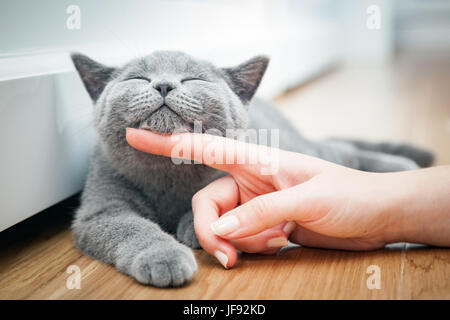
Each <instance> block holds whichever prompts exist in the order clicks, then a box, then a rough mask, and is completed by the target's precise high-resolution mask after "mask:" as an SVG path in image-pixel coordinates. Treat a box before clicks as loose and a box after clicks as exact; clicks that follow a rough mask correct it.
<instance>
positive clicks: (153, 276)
mask: <svg viewBox="0 0 450 320" xmlns="http://www.w3.org/2000/svg"><path fill="white" fill-rule="evenodd" d="M196 271H197V262H196V261H195V257H194V254H193V253H192V251H191V250H190V249H189V248H186V247H185V246H182V245H180V244H179V243H174V244H170V245H162V246H161V247H154V248H148V249H145V250H143V251H141V252H140V253H139V254H138V255H137V256H136V257H135V259H134V261H133V264H132V266H131V273H132V275H133V276H134V278H135V279H136V280H137V281H139V282H140V283H143V284H149V285H153V286H156V287H161V288H164V287H179V286H182V285H184V284H186V283H188V282H190V281H191V280H192V278H193V276H194V274H195V272H196Z"/></svg>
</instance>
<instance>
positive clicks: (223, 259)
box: [214, 250, 228, 269]
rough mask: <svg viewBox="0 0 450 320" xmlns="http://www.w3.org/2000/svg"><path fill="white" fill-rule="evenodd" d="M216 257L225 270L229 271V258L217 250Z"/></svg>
mask: <svg viewBox="0 0 450 320" xmlns="http://www.w3.org/2000/svg"><path fill="white" fill-rule="evenodd" d="M214 256H215V257H216V258H217V260H219V262H220V264H221V265H223V267H224V268H225V269H228V267H227V264H228V256H227V255H226V254H225V253H223V252H222V251H219V250H216V251H214Z"/></svg>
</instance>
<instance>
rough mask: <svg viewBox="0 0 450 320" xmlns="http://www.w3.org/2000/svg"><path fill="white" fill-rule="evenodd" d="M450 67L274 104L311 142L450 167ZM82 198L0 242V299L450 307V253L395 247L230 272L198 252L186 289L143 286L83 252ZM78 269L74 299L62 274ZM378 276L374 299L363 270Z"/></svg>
mask: <svg viewBox="0 0 450 320" xmlns="http://www.w3.org/2000/svg"><path fill="white" fill-rule="evenodd" d="M449 66H450V64H449V62H448V60H440V61H438V60H432V61H427V60H423V59H421V58H417V57H404V58H403V59H400V60H399V61H397V62H396V63H393V64H390V65H389V64H387V65H378V66H348V67H342V68H340V69H337V70H335V71H334V72H332V73H331V74H329V75H327V76H325V77H322V78H320V79H319V80H317V81H315V82H313V83H311V84H308V85H307V86H303V87H302V88H299V89H297V90H292V91H290V92H289V93H287V94H285V95H283V96H281V97H279V98H277V99H275V103H276V104H277V105H278V106H279V107H280V109H281V110H282V111H283V112H284V113H285V114H286V115H287V116H288V117H289V118H290V119H293V121H294V123H295V125H297V126H298V127H299V128H300V129H301V130H302V132H304V133H305V134H306V135H309V136H311V137H313V138H321V137H325V136H346V137H358V138H364V139H371V140H391V141H392V140H394V141H408V142H412V143H416V144H419V145H423V146H427V147H429V148H431V149H432V150H433V151H434V152H435V153H436V154H437V156H438V163H439V164H444V163H450V104H449V102H450V91H449V90H448V84H449V83H450V72H449V71H450V68H449ZM76 206H77V201H76V199H75V200H74V199H72V200H69V201H68V202H65V203H63V204H60V205H58V206H56V207H54V208H52V209H50V210H48V211H47V212H45V213H43V214H40V215H37V216H36V217H33V218H32V219H30V220H28V221H25V222H24V223H21V224H19V225H17V226H15V227H13V228H10V229H9V230H6V231H4V232H2V233H1V234H0V298H1V299H450V251H449V250H448V249H441V248H427V247H425V248H424V247H416V246H412V245H405V244H398V245H393V246H391V247H390V248H386V249H383V250H377V251H370V252H345V251H337V250H319V249H310V248H298V247H297V248H287V249H285V250H283V252H282V253H281V254H280V255H278V256H260V255H249V254H244V255H242V256H241V257H240V259H239V263H238V265H237V266H236V267H235V268H233V269H231V270H224V269H223V268H222V267H221V266H220V265H219V263H218V262H217V261H216V260H215V259H214V258H212V257H210V256H208V255H207V254H206V253H205V252H203V251H201V250H196V252H195V254H196V257H197V260H198V264H199V270H198V273H197V274H196V276H195V278H194V280H193V282H192V283H190V284H189V285H187V286H185V287H183V288H177V289H173V288H172V289H157V288H152V287H147V286H143V285H140V284H138V283H137V282H135V281H134V280H132V279H131V278H129V277H127V276H125V275H123V274H121V273H119V272H118V271H116V270H115V269H114V268H113V267H112V266H109V265H106V264H103V263H101V262H99V261H96V260H94V259H92V258H90V257H87V256H85V255H83V254H81V252H79V251H78V250H77V249H76V248H75V247H74V245H73V239H72V236H71V233H70V229H69V225H70V219H71V217H70V214H68V213H70V212H72V211H73V208H75V207H76ZM70 265H77V266H79V267H80V269H81V274H82V281H81V289H79V290H76V289H75V290H69V289H67V287H66V281H67V278H68V277H69V274H68V273H66V269H67V267H68V266H70ZM370 265H377V266H379V267H380V271H381V289H379V290H377V289H373V290H370V289H368V288H367V285H366V281H367V278H368V276H369V275H368V274H367V273H366V270H367V268H368V267H369V266H370Z"/></svg>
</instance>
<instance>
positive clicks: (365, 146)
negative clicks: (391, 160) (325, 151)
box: [330, 138, 434, 168]
mask: <svg viewBox="0 0 450 320" xmlns="http://www.w3.org/2000/svg"><path fill="white" fill-rule="evenodd" d="M330 140H331V141H341V142H347V143H350V144H352V145H354V146H355V147H356V148H358V149H362V150H367V151H376V152H383V153H389V154H392V155H397V156H403V157H406V158H409V159H411V160H414V161H415V162H416V163H417V164H418V165H419V166H420V167H422V168H424V167H429V166H431V165H432V164H433V162H434V154H433V153H432V152H431V151H428V150H426V149H422V148H419V147H416V146H413V145H410V144H398V143H389V142H380V143H372V142H366V141H360V140H353V139H338V138H333V139H330Z"/></svg>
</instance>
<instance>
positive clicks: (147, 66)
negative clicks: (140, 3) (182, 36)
mask: <svg viewBox="0 0 450 320" xmlns="http://www.w3.org/2000/svg"><path fill="white" fill-rule="evenodd" d="M72 59H73V61H74V64H75V67H76V69H77V70H78V72H79V74H80V76H81V78H82V80H83V82H84V84H85V87H86V89H87V90H88V92H89V94H90V96H91V98H92V99H93V101H94V102H95V106H94V123H95V127H96V129H97V131H98V133H99V136H100V139H102V142H104V143H106V144H117V139H118V138H123V137H124V135H125V129H126V128H127V127H134V128H143V129H149V130H152V131H156V132H161V133H172V132H174V131H180V130H181V131H182V130H187V131H193V127H194V121H196V122H198V123H199V124H201V126H202V130H203V131H206V130H210V129H216V130H217V133H216V134H222V135H225V130H226V129H242V128H246V125H247V112H248V104H249V102H250V100H251V98H252V97H253V95H254V93H255V91H256V89H257V87H258V85H259V83H260V81H261V78H262V76H263V74H264V72H265V69H266V67H267V64H268V59H267V58H266V57H262V56H260V57H255V58H253V59H251V60H249V61H247V62H245V63H243V64H241V65H239V66H237V67H234V68H216V67H214V66H213V65H212V64H210V63H208V62H205V61H201V60H198V59H195V58H193V57H191V56H189V55H187V54H184V53H181V52H173V51H158V52H154V53H153V54H151V55H149V56H146V57H143V58H140V59H136V60H133V61H131V62H129V63H128V64H126V65H125V66H123V67H121V68H110V67H106V66H103V65H101V64H99V63H97V62H95V61H93V60H91V59H90V58H88V57H86V56H84V55H80V54H73V55H72Z"/></svg>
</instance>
